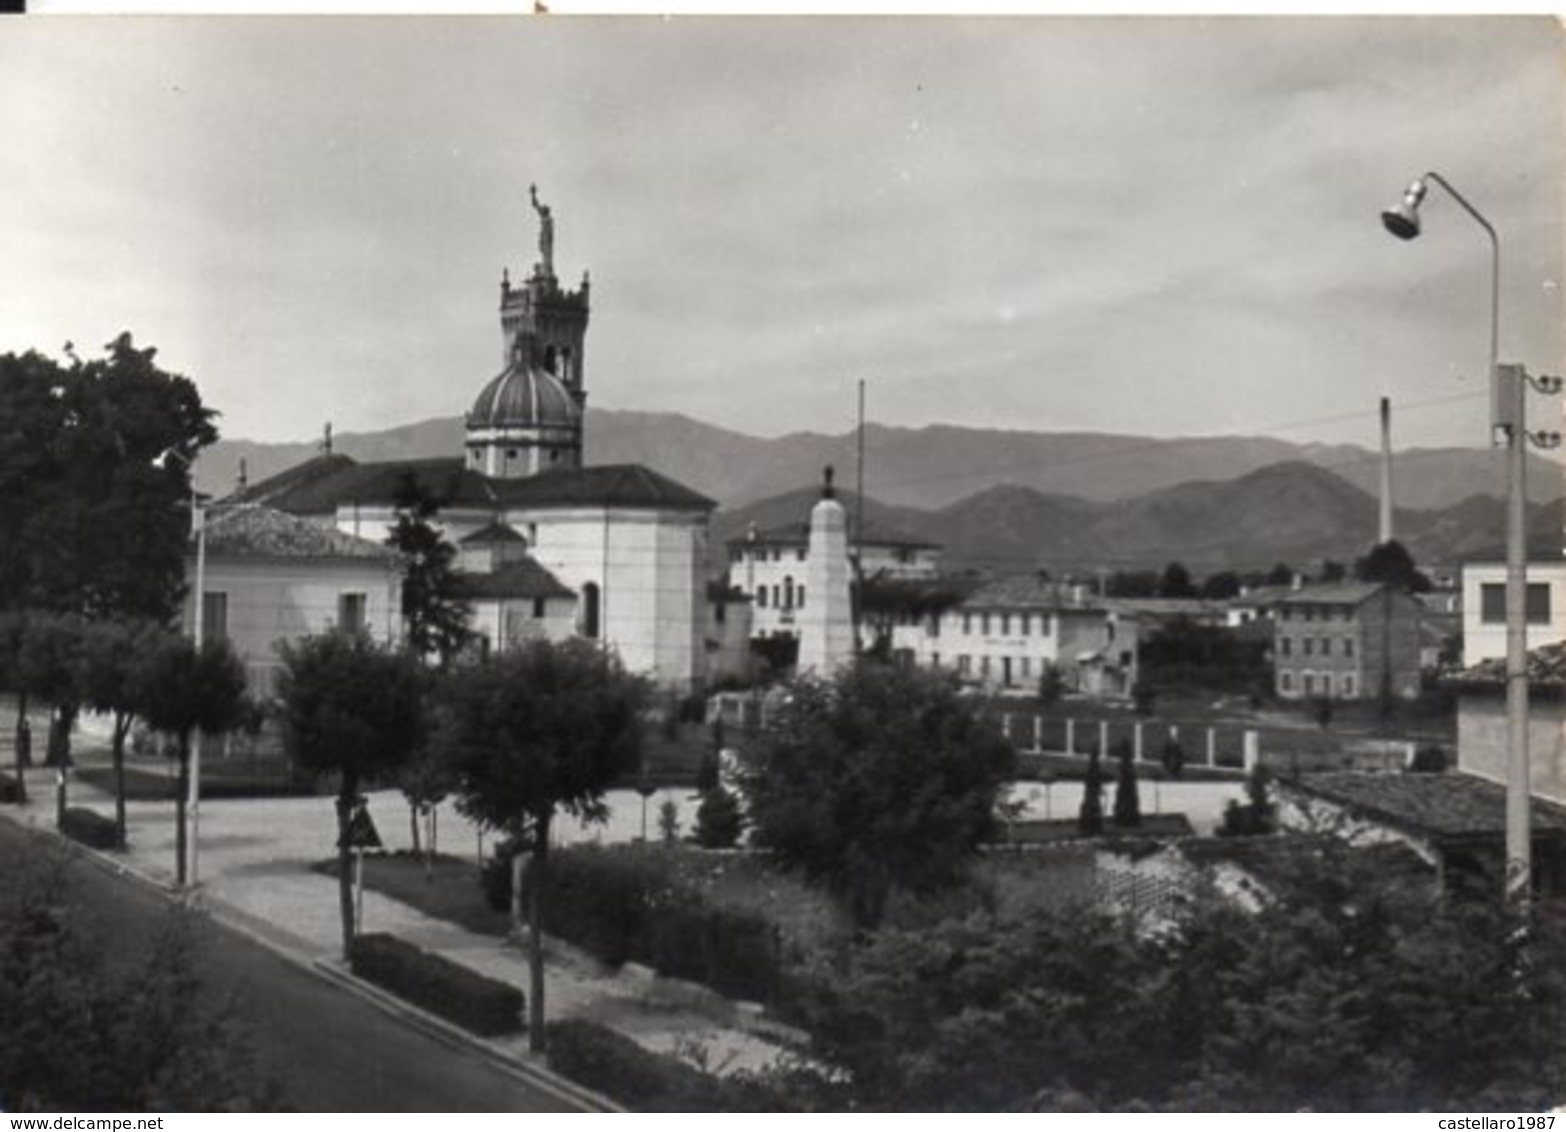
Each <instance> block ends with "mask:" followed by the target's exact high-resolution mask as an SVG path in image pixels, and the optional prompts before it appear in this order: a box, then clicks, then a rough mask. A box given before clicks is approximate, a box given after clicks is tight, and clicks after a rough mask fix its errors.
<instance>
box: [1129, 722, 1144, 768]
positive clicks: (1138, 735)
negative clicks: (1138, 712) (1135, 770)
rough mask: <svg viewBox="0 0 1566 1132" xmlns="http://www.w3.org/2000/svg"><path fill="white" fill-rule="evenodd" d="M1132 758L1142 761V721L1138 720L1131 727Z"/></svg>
mask: <svg viewBox="0 0 1566 1132" xmlns="http://www.w3.org/2000/svg"><path fill="white" fill-rule="evenodd" d="M1131 760H1132V761H1133V762H1141V761H1142V721H1141V720H1137V721H1136V723H1134V724H1133V725H1132V727H1131Z"/></svg>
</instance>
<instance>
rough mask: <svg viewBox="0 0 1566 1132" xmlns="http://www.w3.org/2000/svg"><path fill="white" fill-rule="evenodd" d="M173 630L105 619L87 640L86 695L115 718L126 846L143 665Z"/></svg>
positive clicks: (119, 814)
mask: <svg viewBox="0 0 1566 1132" xmlns="http://www.w3.org/2000/svg"><path fill="white" fill-rule="evenodd" d="M168 632H169V630H167V629H164V628H162V627H161V626H159V625H157V624H156V623H154V622H151V621H125V620H113V621H99V622H94V623H92V624H90V625H88V626H87V632H86V634H85V636H84V637H83V640H82V696H83V701H84V702H85V703H86V704H87V706H88V707H90V708H92V709H93V710H94V711H102V712H108V713H109V714H111V715H112V716H113V717H114V729H113V732H112V733H111V736H110V752H111V757H112V760H113V765H114V824H115V827H116V828H117V829H118V831H119V841H120V844H121V845H124V844H125V740H126V738H127V737H128V736H129V735H130V729H131V724H132V723H134V722H135V720H136V716H137V714H138V713H139V712H140V710H141V699H140V693H141V691H142V689H143V688H144V687H145V681H144V679H143V677H142V672H141V667H142V665H143V664H144V663H145V662H146V660H147V658H148V657H151V656H155V655H156V654H157V652H158V649H159V648H160V647H161V646H162V645H163V643H164V640H165V634H167V633H168Z"/></svg>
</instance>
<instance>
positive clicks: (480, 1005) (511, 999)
mask: <svg viewBox="0 0 1566 1132" xmlns="http://www.w3.org/2000/svg"><path fill="white" fill-rule="evenodd" d="M350 958H351V964H352V967H353V973H354V974H355V975H358V976H360V977H362V978H365V979H368V980H369V981H370V982H372V983H375V984H376V985H378V986H382V987H385V988H386V989H387V990H389V991H391V992H392V993H393V994H395V995H397V996H398V997H400V998H405V999H407V1000H408V1001H409V1002H411V1003H413V1004H414V1005H416V1006H421V1007H423V1008H424V1009H426V1010H428V1011H430V1012H431V1013H434V1014H438V1015H440V1016H441V1017H442V1018H445V1019H447V1020H449V1021H452V1022H455V1023H456V1024H457V1025H459V1026H461V1027H463V1028H464V1029H467V1030H471V1031H472V1032H473V1033H475V1034H482V1035H496V1034H509V1033H511V1032H513V1031H515V1030H519V1029H521V1028H522V1008H523V1006H524V1005H525V1004H526V999H525V998H524V996H523V994H522V992H521V991H520V990H519V989H517V988H516V987H514V986H512V985H511V984H510V983H502V982H499V981H497V980H495V979H491V978H488V977H486V976H484V975H480V974H479V973H478V972H476V971H470V970H468V969H467V968H466V967H463V966H460V965H459V964H456V963H453V962H451V961H450V960H449V959H445V958H443V957H442V956H439V955H435V954H432V953H430V952H428V951H424V950H422V949H421V948H418V947H415V946H414V945H413V944H411V943H408V942H406V941H404V940H400V939H398V938H396V937H395V936H391V935H386V934H385V933H381V932H376V933H372V934H369V935H361V936H356V937H355V938H354V941H353V948H352V951H351V956H350Z"/></svg>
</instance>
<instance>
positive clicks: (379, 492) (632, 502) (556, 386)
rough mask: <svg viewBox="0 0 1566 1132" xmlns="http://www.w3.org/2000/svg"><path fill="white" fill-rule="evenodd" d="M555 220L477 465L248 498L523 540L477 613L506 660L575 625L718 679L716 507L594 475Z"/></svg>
mask: <svg viewBox="0 0 1566 1132" xmlns="http://www.w3.org/2000/svg"><path fill="white" fill-rule="evenodd" d="M540 214H541V218H542V222H543V226H544V227H543V234H542V235H541V238H540V242H539V247H540V252H541V259H540V261H539V262H538V263H535V264H534V265H533V269H532V272H531V274H530V275H529V277H528V278H527V280H526V281H525V282H524V283H523V284H522V285H521V286H515V287H514V286H512V284H511V280H510V277H509V275H505V276H503V277H502V280H501V292H500V295H501V298H500V322H501V341H502V350H501V358H502V366H503V368H502V369H501V371H500V373H499V374H497V375H496V376H495V377H493V378H492V379H490V380H489V381H488V382H487V383H485V384H484V385H483V387H482V389H481V390H480V392H479V394H478V396H477V398H476V399H475V400H474V402H473V407H472V410H471V411H470V412H469V414H468V417H467V436H466V440H465V448H466V454H465V455H454V456H452V457H451V458H449V459H435V460H402V461H391V462H380V463H364V464H361V463H358V462H356V461H354V460H352V459H350V458H349V457H347V456H343V455H334V454H332V453H331V452H330V451H328V452H326V453H324V454H322V455H320V456H318V457H316V458H315V459H312V460H310V461H308V462H306V463H304V464H302V465H299V466H297V467H294V468H291V469H289V470H288V471H285V472H283V473H281V474H279V475H277V476H273V477H272V478H271V479H268V480H265V481H263V482H261V483H258V484H255V485H254V486H252V487H250V488H247V489H246V490H245V491H244V492H242V493H241V496H240V498H241V499H243V500H246V501H251V502H260V503H265V504H266V505H267V506H269V507H273V508H276V509H278V510H281V511H286V512H288V513H290V514H292V515H295V516H299V517H301V518H305V519H308V520H310V521H312V522H315V523H317V524H319V525H321V526H324V527H335V528H336V529H338V530H339V531H342V532H344V533H345V534H350V535H354V536H356V537H359V538H363V539H369V540H371V541H375V542H379V541H381V540H383V539H385V537H386V535H387V534H388V533H389V532H390V531H391V530H392V528H393V527H394V526H395V524H396V521H397V514H398V508H399V505H400V504H402V503H405V502H406V501H407V498H408V494H409V492H410V491H411V490H414V489H417V491H419V492H421V493H423V494H424V495H425V496H427V497H428V498H429V499H430V500H432V501H433V502H434V503H435V504H436V505H437V507H438V511H437V513H436V515H435V517H434V519H433V522H435V523H436V524H437V525H438V526H440V527H441V528H442V530H443V533H444V534H445V536H446V537H447V538H449V539H450V540H452V541H453V542H456V543H458V544H459V545H462V546H463V547H464V551H463V552H464V555H465V556H466V557H468V558H472V557H473V556H475V555H480V554H486V553H487V554H490V555H491V556H493V554H494V553H496V552H495V550H494V547H493V546H490V547H488V548H487V549H486V548H484V547H480V546H476V545H474V544H473V543H471V542H467V543H465V541H464V540H469V539H471V538H472V536H475V535H478V534H479V533H480V532H489V535H493V534H494V532H495V531H496V529H497V528H503V529H505V530H508V531H509V532H510V536H508V537H504V538H503V539H502V541H503V542H504V543H505V544H506V546H507V548H508V549H505V550H504V551H503V552H502V553H503V555H506V556H511V557H509V558H508V559H507V562H506V564H505V566H504V569H501V570H497V571H496V573H497V574H503V575H504V580H502V581H495V580H491V581H490V582H487V583H484V584H483V585H484V586H487V587H488V588H487V589H484V588H483V587H481V589H483V592H482V595H481V596H482V601H481V602H480V608H479V609H478V610H477V612H478V613H479V617H478V620H477V622H476V624H475V628H476V629H477V630H478V631H480V632H481V633H483V634H484V635H485V637H486V638H487V639H488V640H489V642H490V644H491V646H493V647H505V645H506V644H507V643H508V642H510V641H513V640H515V639H518V638H519V637H525V636H528V635H532V634H538V633H542V634H543V635H546V636H550V637H554V636H557V635H559V634H561V633H562V632H564V631H566V625H567V621H566V619H567V618H569V627H570V631H571V632H575V633H578V634H580V635H582V636H584V637H587V638H590V639H602V640H607V641H608V642H609V643H610V644H611V645H612V646H613V647H614V648H615V649H616V650H617V651H618V652H619V654H620V658H621V660H622V661H623V662H624V663H625V665H626V667H627V668H629V669H630V670H631V671H633V672H639V673H642V674H644V675H647V676H649V677H651V678H652V679H653V680H655V681H656V682H657V683H658V684H660V685H663V686H665V687H669V688H674V689H682V690H683V689H688V688H690V687H692V686H696V685H700V684H701V683H703V682H704V681H705V679H706V678H707V675H708V673H707V655H708V648H707V644H708V642H709V640H711V639H712V637H713V633H712V632H711V631H710V630H711V629H712V626H711V625H710V624H709V621H710V620H711V617H712V616H713V614H712V610H713V606H712V605H711V604H710V603H709V602H708V601H707V595H706V582H705V578H704V576H703V563H704V559H705V554H706V542H707V529H708V520H709V517H710V515H711V512H712V510H713V508H714V507H715V506H716V505H715V504H714V502H713V501H712V500H710V499H708V498H706V497H705V496H702V495H699V494H698V493H696V492H694V491H692V490H690V489H689V488H687V487H684V486H682V485H681V484H678V483H675V482H674V481H673V480H671V479H669V478H667V477H665V476H662V475H659V474H658V473H657V472H655V471H653V470H652V469H650V468H647V467H643V466H642V465H640V464H621V465H610V466H599V467H583V466H582V427H583V406H584V404H585V402H586V398H587V394H586V390H585V387H584V385H583V376H584V368H583V356H584V354H583V350H584V341H585V338H586V332H587V321H588V283H587V279H586V277H585V276H584V277H583V280H582V283H581V285H580V287H578V288H577V289H576V290H569V289H566V288H562V287H561V286H560V282H559V280H558V279H557V278H556V276H555V272H554V264H553V249H554V231H553V221H552V219H551V218H550V217H549V214H548V212H547V210H545V209H543V208H540ZM486 537H488V536H486ZM492 541H493V540H492ZM523 561H526V562H528V563H531V565H530V566H528V567H525V568H524V567H522V566H520V565H519V563H521V562H523ZM524 570H525V571H526V576H525V577H524V575H523V571H524ZM540 571H542V573H540ZM511 583H515V585H513V584H511ZM513 591H514V592H513ZM567 595H569V597H568V596H567Z"/></svg>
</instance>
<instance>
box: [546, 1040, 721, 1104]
mask: <svg viewBox="0 0 1566 1132" xmlns="http://www.w3.org/2000/svg"><path fill="white" fill-rule="evenodd" d="M549 1068H551V1069H553V1070H554V1071H555V1072H556V1073H560V1074H563V1075H564V1076H566V1077H569V1078H571V1080H573V1081H575V1082H576V1083H577V1084H579V1085H584V1086H586V1087H587V1088H589V1089H594V1090H596V1091H598V1092H600V1093H603V1094H605V1095H606V1096H608V1097H610V1098H611V1099H613V1100H614V1101H616V1102H617V1103H619V1104H621V1105H624V1106H625V1107H626V1108H628V1109H631V1110H633V1111H636V1112H721V1111H725V1110H726V1109H728V1108H729V1107H730V1106H729V1105H728V1104H726V1103H725V1102H726V1101H727V1100H728V1099H729V1098H728V1096H727V1094H728V1092H729V1090H728V1089H726V1088H725V1086H724V1083H723V1082H722V1081H721V1080H719V1079H718V1078H716V1077H714V1076H712V1075H711V1074H707V1073H703V1072H701V1071H700V1070H699V1069H696V1068H694V1067H692V1066H690V1065H687V1064H685V1063H684V1062H683V1061H678V1060H676V1059H675V1058H672V1057H667V1056H665V1055H663V1054H657V1053H653V1052H652V1051H650V1050H646V1049H643V1048H642V1047H641V1046H639V1045H637V1044H636V1043H635V1042H634V1041H632V1040H631V1039H630V1038H628V1037H626V1036H624V1035H623V1034H619V1033H616V1032H615V1031H613V1030H611V1029H609V1028H608V1027H607V1026H601V1025H599V1024H598V1023H596V1022H585V1021H581V1020H579V1019H575V1018H572V1019H567V1020H565V1021H562V1022H552V1023H550V1026H549Z"/></svg>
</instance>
